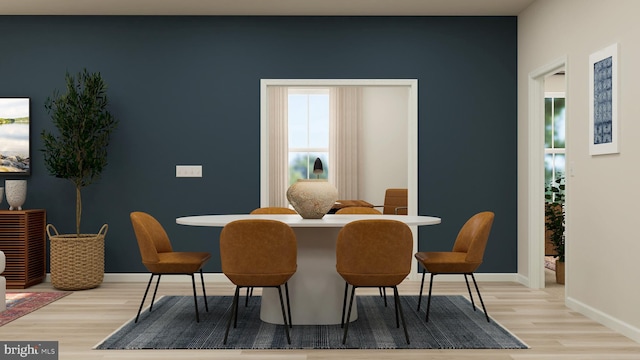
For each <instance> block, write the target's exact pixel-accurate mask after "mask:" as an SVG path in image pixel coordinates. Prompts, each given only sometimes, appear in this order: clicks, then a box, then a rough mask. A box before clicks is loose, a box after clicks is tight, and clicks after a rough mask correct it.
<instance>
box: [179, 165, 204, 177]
mask: <svg viewBox="0 0 640 360" xmlns="http://www.w3.org/2000/svg"><path fill="white" fill-rule="evenodd" d="M176 177H202V165H176Z"/></svg>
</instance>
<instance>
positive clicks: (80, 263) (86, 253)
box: [47, 224, 108, 290]
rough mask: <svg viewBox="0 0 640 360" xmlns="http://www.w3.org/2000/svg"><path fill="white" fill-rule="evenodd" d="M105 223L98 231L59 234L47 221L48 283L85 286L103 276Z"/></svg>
mask: <svg viewBox="0 0 640 360" xmlns="http://www.w3.org/2000/svg"><path fill="white" fill-rule="evenodd" d="M107 228H108V226H107V224H104V225H103V226H102V228H101V229H100V231H99V232H98V233H97V234H80V236H79V237H78V236H77V235H76V234H65V235H60V234H59V233H58V230H56V228H55V227H54V226H53V225H51V224H48V225H47V234H48V235H49V240H50V242H51V245H50V270H51V284H52V285H53V287H55V288H56V289H60V290H85V289H92V288H95V287H97V286H98V285H100V284H101V283H102V280H103V279H104V237H105V236H106V234H107Z"/></svg>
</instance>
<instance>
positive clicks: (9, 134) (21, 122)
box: [0, 97, 31, 175]
mask: <svg viewBox="0 0 640 360" xmlns="http://www.w3.org/2000/svg"><path fill="white" fill-rule="evenodd" d="M30 110H31V98H28V97H0V175H29V174H31V165H30V163H31V154H30V146H31V145H30V140H31V134H30V131H31V125H30V116H31V111H30Z"/></svg>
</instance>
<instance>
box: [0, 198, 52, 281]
mask: <svg viewBox="0 0 640 360" xmlns="http://www.w3.org/2000/svg"><path fill="white" fill-rule="evenodd" d="M45 224H46V212H45V211H44V210H41V209H40V210H21V211H19V210H11V211H9V210H0V250H2V251H3V252H4V254H5V256H6V258H7V264H6V268H5V270H4V273H2V276H4V277H5V278H6V279H7V288H8V289H24V288H27V287H29V286H31V285H35V284H38V283H40V282H42V281H43V280H44V278H45V276H46V260H47V254H46V242H45V239H46V235H45V226H46V225H45Z"/></svg>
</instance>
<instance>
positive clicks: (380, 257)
mask: <svg viewBox="0 0 640 360" xmlns="http://www.w3.org/2000/svg"><path fill="white" fill-rule="evenodd" d="M412 252H413V235H412V233H411V229H410V228H409V226H407V225H406V224H405V223H403V222H400V221H396V220H374V219H371V220H369V219H367V220H356V221H352V222H350V223H348V224H347V225H345V226H344V227H343V228H342V229H341V230H340V232H339V233H338V239H337V243H336V269H337V270H338V273H340V274H362V275H371V276H374V275H378V276H382V275H393V276H394V277H395V278H397V279H398V280H399V281H398V282H397V283H400V282H401V281H402V280H403V279H404V277H406V276H407V275H408V274H409V272H410V271H411V261H412ZM378 280H379V279H378ZM371 285H372V286H382V285H383V284H375V283H372V284H371ZM393 285H397V284H389V285H388V286H393ZM359 286H366V285H362V284H360V285H359Z"/></svg>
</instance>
